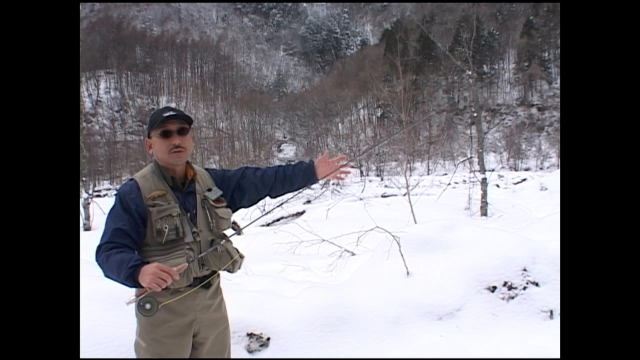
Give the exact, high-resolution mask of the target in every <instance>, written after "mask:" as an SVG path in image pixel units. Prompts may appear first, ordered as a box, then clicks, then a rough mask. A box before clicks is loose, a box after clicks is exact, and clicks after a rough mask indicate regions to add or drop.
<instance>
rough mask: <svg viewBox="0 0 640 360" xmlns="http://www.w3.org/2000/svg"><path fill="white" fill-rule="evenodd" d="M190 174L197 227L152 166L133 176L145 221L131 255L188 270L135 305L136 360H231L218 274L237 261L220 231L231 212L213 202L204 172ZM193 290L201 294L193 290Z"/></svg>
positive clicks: (237, 266) (216, 194) (214, 195)
mask: <svg viewBox="0 0 640 360" xmlns="http://www.w3.org/2000/svg"><path fill="white" fill-rule="evenodd" d="M193 168H194V169H195V171H196V181H195V185H196V219H197V221H196V224H193V223H191V221H190V219H189V216H188V213H187V212H186V211H185V209H183V208H182V207H181V206H180V203H179V202H178V200H177V198H176V197H175V195H174V194H173V192H172V191H171V188H170V187H169V185H168V184H167V183H166V181H165V180H164V177H163V175H162V172H161V169H160V168H159V166H158V165H157V164H156V163H155V162H153V163H152V164H149V165H148V166H147V167H145V168H144V169H142V170H141V171H140V172H138V173H137V174H136V175H134V176H133V178H134V179H135V180H136V181H137V182H138V184H139V186H140V190H141V191H142V196H143V197H144V201H145V204H146V206H147V209H148V215H149V216H148V222H147V228H146V236H145V239H144V242H143V245H142V247H141V248H140V249H139V250H138V253H139V254H140V255H141V256H142V257H143V258H144V259H145V260H147V261H149V262H150V263H153V262H159V263H162V264H165V265H168V266H171V267H176V266H178V265H181V264H185V263H187V264H188V266H187V268H186V269H185V270H184V271H183V272H182V273H181V274H180V278H179V279H178V280H174V281H173V282H172V283H171V285H169V286H167V288H166V289H164V290H162V291H160V292H153V293H151V294H149V295H146V296H145V297H143V298H142V299H140V300H139V301H138V303H137V305H136V309H137V310H136V318H137V320H138V328H137V334H136V342H135V352H136V355H137V356H138V357H218V358H219V357H223V358H224V357H230V331H229V324H228V317H227V311H226V305H225V304H224V298H223V296H222V291H221V289H220V278H219V276H217V275H219V274H218V273H217V272H219V271H227V272H229V273H235V272H237V271H238V270H240V268H241V266H242V263H243V261H244V255H243V254H242V253H240V252H239V251H238V249H236V248H235V247H234V246H233V243H232V241H231V240H230V239H229V237H228V236H227V235H226V234H225V233H224V230H227V229H229V228H230V227H231V217H232V212H231V210H230V209H229V208H228V207H227V202H226V200H225V199H224V198H223V197H221V196H219V195H220V194H222V193H221V191H220V190H219V189H217V188H216V186H215V184H214V182H213V179H212V178H211V176H210V175H209V173H207V172H206V170H204V169H202V168H200V167H197V166H193ZM212 248H213V250H211V251H207V250H210V249H212ZM202 254H204V255H202ZM200 255H202V256H200ZM200 287H202V288H203V289H206V291H198V290H197V289H198V288H200ZM210 288H211V289H210ZM164 305H166V307H163V306H164ZM159 310H161V311H159ZM196 334H197V336H196Z"/></svg>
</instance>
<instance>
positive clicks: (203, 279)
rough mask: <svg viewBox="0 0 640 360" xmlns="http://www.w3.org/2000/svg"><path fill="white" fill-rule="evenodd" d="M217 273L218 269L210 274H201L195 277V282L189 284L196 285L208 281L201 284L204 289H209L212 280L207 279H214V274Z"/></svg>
mask: <svg viewBox="0 0 640 360" xmlns="http://www.w3.org/2000/svg"><path fill="white" fill-rule="evenodd" d="M216 273H217V271H212V272H210V273H209V274H207V275H205V276H200V277H197V278H193V282H192V283H191V284H189V285H188V286H189V287H196V286H198V285H200V284H202V283H204V282H206V283H205V284H203V285H202V286H200V287H201V288H203V289H206V290H208V289H209V288H210V287H211V281H207V280H210V279H213V276H214V275H215V274H216Z"/></svg>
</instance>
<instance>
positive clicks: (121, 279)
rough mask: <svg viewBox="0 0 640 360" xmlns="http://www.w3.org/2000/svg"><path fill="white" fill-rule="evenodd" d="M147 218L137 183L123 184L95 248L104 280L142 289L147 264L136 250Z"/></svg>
mask: <svg viewBox="0 0 640 360" xmlns="http://www.w3.org/2000/svg"><path fill="white" fill-rule="evenodd" d="M147 216H148V215H147V210H146V207H145V205H144V201H143V199H142V194H141V192H140V187H139V186H138V183H137V182H136V181H134V180H130V181H128V182H126V183H124V184H123V185H122V186H121V187H120V189H119V190H118V193H117V194H116V197H115V201H114V203H113V206H112V207H111V210H110V211H109V214H108V215H107V219H106V221H105V225H104V231H103V233H102V238H101V239H100V243H99V244H98V246H97V248H96V262H97V263H98V266H100V268H101V269H102V272H103V273H104V275H105V277H107V278H109V279H111V280H114V281H116V282H118V283H120V284H123V285H125V286H128V287H132V288H133V287H141V285H140V283H139V282H138V275H139V273H140V269H141V268H142V266H144V265H145V264H147V262H145V261H144V260H143V258H142V257H141V256H139V255H138V254H137V252H136V251H137V249H138V248H140V246H141V245H142V243H143V241H144V236H145V231H146V230H145V229H146V224H147Z"/></svg>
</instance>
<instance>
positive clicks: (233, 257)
mask: <svg viewBox="0 0 640 360" xmlns="http://www.w3.org/2000/svg"><path fill="white" fill-rule="evenodd" d="M212 246H217V247H218V249H216V250H211V251H209V252H208V253H207V254H206V255H204V256H203V260H204V263H205V265H206V266H207V267H208V268H209V269H211V270H216V271H226V272H229V273H232V274H233V273H235V272H237V271H238V270H240V268H242V263H243V262H244V254H242V253H241V252H240V251H239V250H238V249H237V248H236V247H235V246H233V242H231V240H229V239H225V240H223V242H222V243H220V242H219V241H217V240H213V241H212Z"/></svg>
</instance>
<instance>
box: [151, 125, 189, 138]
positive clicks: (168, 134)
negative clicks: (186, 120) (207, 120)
mask: <svg viewBox="0 0 640 360" xmlns="http://www.w3.org/2000/svg"><path fill="white" fill-rule="evenodd" d="M190 131H191V128H190V127H187V126H181V127H179V128H178V129H177V130H175V131H173V130H169V129H164V130H162V131H160V132H159V133H158V136H160V137H161V138H163V139H165V140H166V139H171V138H172V137H173V134H178V136H187V135H188V134H189V132H190Z"/></svg>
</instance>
